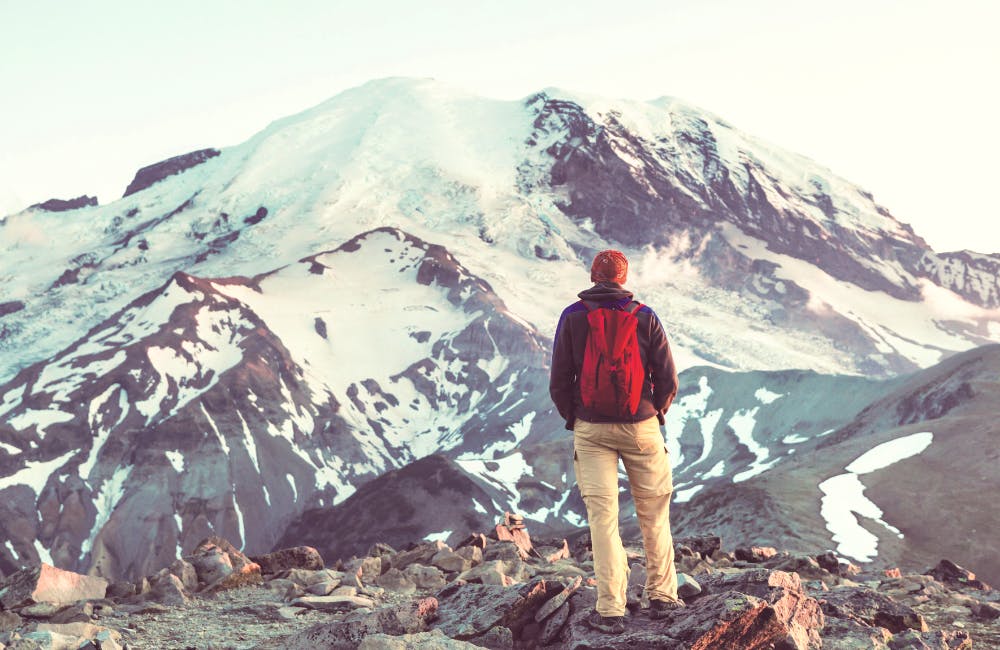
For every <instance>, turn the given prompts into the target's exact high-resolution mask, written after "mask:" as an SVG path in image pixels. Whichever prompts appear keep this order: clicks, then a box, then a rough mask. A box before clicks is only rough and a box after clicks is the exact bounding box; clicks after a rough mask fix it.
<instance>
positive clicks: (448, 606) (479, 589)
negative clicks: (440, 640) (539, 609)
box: [434, 582, 545, 639]
mask: <svg viewBox="0 0 1000 650" xmlns="http://www.w3.org/2000/svg"><path fill="white" fill-rule="evenodd" d="M544 593H545V583H544V582H535V583H530V584H527V585H519V586H515V587H501V586H499V585H484V584H478V583H472V582H470V583H467V584H462V585H454V586H450V587H445V589H443V590H442V591H441V592H440V593H439V594H438V603H439V607H438V620H437V622H436V623H435V625H434V627H435V628H436V629H439V630H441V631H442V632H444V633H445V634H446V635H447V636H449V637H451V638H453V639H471V638H473V637H476V636H479V635H480V634H482V633H484V632H486V631H487V630H489V629H490V628H491V627H493V626H495V625H499V624H501V623H502V622H509V621H513V620H514V619H516V618H519V617H520V616H521V614H523V613H524V612H523V610H524V608H525V606H526V604H527V603H528V602H530V601H536V600H538V597H539V596H540V595H544ZM531 615H532V617H533V616H534V612H533V611H532V612H531Z"/></svg>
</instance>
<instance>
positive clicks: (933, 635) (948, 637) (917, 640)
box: [889, 630, 973, 650]
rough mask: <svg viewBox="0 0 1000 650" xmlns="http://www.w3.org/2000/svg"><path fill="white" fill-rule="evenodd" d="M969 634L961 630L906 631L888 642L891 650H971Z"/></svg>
mask: <svg viewBox="0 0 1000 650" xmlns="http://www.w3.org/2000/svg"><path fill="white" fill-rule="evenodd" d="M972 647H973V646H972V639H971V638H969V633H968V632H965V631H962V630H948V631H943V630H939V631H936V632H916V631H914V630H906V631H905V632H903V633H901V634H896V635H893V637H892V639H890V640H889V648H890V649H891V650H972Z"/></svg>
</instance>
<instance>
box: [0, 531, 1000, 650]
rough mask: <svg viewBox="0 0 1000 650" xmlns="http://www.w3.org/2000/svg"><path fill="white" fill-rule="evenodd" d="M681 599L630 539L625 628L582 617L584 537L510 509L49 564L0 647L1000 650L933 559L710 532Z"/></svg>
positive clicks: (586, 571)
mask: <svg viewBox="0 0 1000 650" xmlns="http://www.w3.org/2000/svg"><path fill="white" fill-rule="evenodd" d="M674 550H675V553H676V558H677V560H676V561H677V569H678V573H679V582H680V595H681V597H682V598H683V599H684V600H685V602H686V606H685V607H684V608H681V609H677V610H673V611H672V612H671V613H670V615H669V616H667V617H666V618H662V619H652V618H651V617H650V616H649V614H648V607H649V601H648V600H647V599H646V597H645V595H644V593H643V588H642V587H643V581H644V579H645V569H644V558H643V554H642V550H641V544H638V543H637V542H630V543H627V544H626V551H627V555H628V560H629V563H630V565H631V569H630V579H629V587H628V613H627V616H626V627H625V632H624V633H623V634H619V635H608V634H605V633H602V632H598V631H595V630H593V629H591V628H590V627H589V626H588V625H587V624H586V620H585V619H586V617H587V614H588V613H589V612H590V611H591V610H592V609H593V608H594V605H595V602H596V589H595V584H596V583H595V580H594V575H593V559H592V553H591V548H590V544H589V538H588V537H587V536H586V535H583V536H579V537H578V538H577V539H575V540H574V541H573V542H572V543H570V542H569V541H568V540H566V539H558V540H556V539H532V538H531V535H530V532H529V531H528V530H527V528H526V527H525V525H524V520H523V519H522V518H521V517H519V516H516V515H511V514H509V513H508V514H507V515H505V516H504V519H503V521H502V522H501V523H498V524H497V525H496V526H495V527H494V528H493V529H492V530H490V531H489V533H488V534H483V533H470V534H468V535H467V536H466V537H465V538H464V539H463V540H462V541H461V542H459V543H457V544H456V545H455V546H453V547H452V546H449V545H447V544H445V543H444V542H441V541H435V542H419V543H411V544H407V545H406V546H405V547H401V548H399V549H396V548H393V547H391V546H389V545H388V544H384V543H379V544H375V545H373V546H372V547H371V548H370V549H368V551H367V552H366V553H364V554H361V555H352V556H350V557H348V558H337V559H336V560H334V561H333V562H332V563H328V562H327V561H326V560H324V558H322V557H321V555H320V553H319V552H318V551H317V550H316V549H314V548H311V547H308V546H298V547H291V548H284V549H280V550H278V551H275V552H273V553H269V554H266V555H262V556H255V557H247V556H246V555H244V554H243V553H242V552H240V551H239V550H238V549H236V548H235V547H234V546H233V545H232V544H230V543H229V542H228V541H226V540H225V539H222V538H218V537H210V538H206V539H205V540H203V541H202V542H201V543H199V544H198V545H197V546H196V547H195V548H194V549H193V550H192V552H191V553H189V554H187V555H185V556H183V557H179V558H177V559H175V560H174V561H173V562H172V563H171V564H170V565H169V566H166V567H163V568H162V569H161V570H159V571H157V572H156V573H155V574H153V575H149V576H144V577H143V578H141V579H140V580H138V581H137V582H134V583H132V582H112V583H110V584H109V583H107V582H106V581H104V580H101V579H97V578H91V577H87V576H81V575H79V574H74V573H72V572H69V571H62V570H60V569H56V568H53V567H51V566H48V565H42V566H41V567H28V568H26V569H23V570H21V571H19V572H17V573H15V574H13V575H11V576H9V577H7V578H6V579H5V580H3V581H2V583H0V595H2V600H0V606H2V608H0V649H4V650H14V649H18V650H26V649H28V648H31V649H39V648H43V649H46V650H54V649H57V648H88V649H93V650H98V649H99V650H112V649H113V650H124V649H126V648H128V649H133V650H138V649H144V648H149V649H160V648H189V649H199V650H201V649H209V648H212V649H215V650H220V649H223V648H225V649H237V648H239V649H251V648H253V649H257V650H268V649H270V650H279V649H280V650H314V649H318V648H329V649H339V648H344V649H348V648H362V649H367V650H389V649H392V650H396V649H399V650H406V649H411V648H412V649H425V650H431V649H448V648H456V649H457V648H492V649H495V650H502V649H515V648H581V649H582V648H592V649H597V648H601V649H608V650H610V649H617V648H623V649H624V648H628V649H630V650H634V649H636V648H639V649H646V648H649V649H652V648H683V649H688V650H709V649H722V648H725V649H733V650H741V649H742V650H754V649H761V650H763V649H765V648H767V649H772V648H782V649H786V650H792V649H795V650H807V649H818V648H835V649H845V650H846V649H856V650H862V649H866V648H871V649H872V650H885V649H892V650H896V649H902V648H927V649H930V648H934V649H942V650H960V649H962V650H964V649H968V648H973V647H975V648H996V647H1000V625H998V622H997V621H998V617H1000V593H998V592H997V591H996V590H994V589H992V588H991V587H990V586H989V585H988V584H986V583H984V582H982V581H980V580H978V579H976V577H975V574H973V573H972V572H970V571H969V570H967V569H965V568H963V567H961V566H959V565H956V564H955V563H953V562H951V561H949V560H942V561H941V562H940V563H938V564H937V565H935V566H934V567H930V568H929V569H928V570H927V571H926V572H925V573H922V574H903V573H902V572H900V571H899V570H898V569H896V570H888V571H880V572H866V571H862V570H861V569H860V568H858V567H857V566H856V565H854V564H851V563H849V562H846V561H844V560H843V559H842V558H838V557H837V556H836V555H834V554H833V553H830V552H825V553H820V554H815V555H808V554H801V553H789V552H787V551H779V550H777V549H775V548H772V547H762V546H751V547H738V548H734V549H731V550H730V549H726V548H724V546H723V542H722V540H721V539H720V538H719V537H717V536H711V535H708V536H701V537H693V538H675V539H674Z"/></svg>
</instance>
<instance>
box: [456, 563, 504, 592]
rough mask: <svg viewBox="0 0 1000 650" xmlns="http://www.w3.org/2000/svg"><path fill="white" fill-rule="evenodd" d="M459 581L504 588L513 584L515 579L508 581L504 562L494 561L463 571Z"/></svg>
mask: <svg viewBox="0 0 1000 650" xmlns="http://www.w3.org/2000/svg"><path fill="white" fill-rule="evenodd" d="M458 579H459V580H464V581H466V582H478V583H481V584H484V585H496V586H498V587H503V586H506V585H508V584H512V583H513V579H512V578H510V579H508V578H507V577H506V575H505V574H504V572H503V562H501V561H499V560H494V561H492V562H484V563H482V564H480V565H479V566H477V567H475V568H473V569H469V570H468V571H463V572H462V573H460V574H459V575H458Z"/></svg>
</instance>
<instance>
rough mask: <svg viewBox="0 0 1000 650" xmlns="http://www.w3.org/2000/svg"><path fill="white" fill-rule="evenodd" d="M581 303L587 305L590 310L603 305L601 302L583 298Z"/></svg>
mask: <svg viewBox="0 0 1000 650" xmlns="http://www.w3.org/2000/svg"><path fill="white" fill-rule="evenodd" d="M580 304H581V305H583V306H584V307H586V308H587V311H588V312H591V311H594V310H595V309H598V308H599V307H600V306H601V305H600V303H596V302H592V301H590V300H581V301H580Z"/></svg>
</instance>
